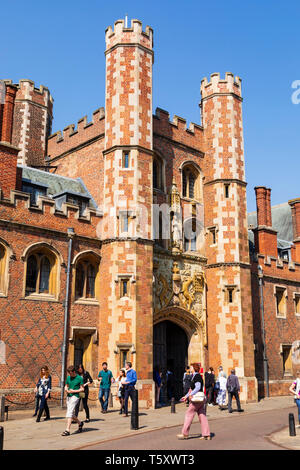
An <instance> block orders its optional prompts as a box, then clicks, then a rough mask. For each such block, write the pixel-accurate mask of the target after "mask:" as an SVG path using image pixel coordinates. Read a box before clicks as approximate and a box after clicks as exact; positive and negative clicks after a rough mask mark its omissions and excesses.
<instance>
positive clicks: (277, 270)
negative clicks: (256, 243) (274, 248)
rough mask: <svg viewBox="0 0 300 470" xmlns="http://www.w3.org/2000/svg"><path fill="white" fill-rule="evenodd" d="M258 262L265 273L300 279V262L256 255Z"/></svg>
mask: <svg viewBox="0 0 300 470" xmlns="http://www.w3.org/2000/svg"><path fill="white" fill-rule="evenodd" d="M257 258H258V262H259V264H261V265H262V267H263V271H264V274H265V275H273V276H275V277H276V275H277V276H278V277H282V278H287V279H289V278H291V279H292V280H293V279H294V280H295V281H300V263H297V262H295V261H287V260H285V259H280V258H275V257H274V256H266V255H262V254H258V255H257Z"/></svg>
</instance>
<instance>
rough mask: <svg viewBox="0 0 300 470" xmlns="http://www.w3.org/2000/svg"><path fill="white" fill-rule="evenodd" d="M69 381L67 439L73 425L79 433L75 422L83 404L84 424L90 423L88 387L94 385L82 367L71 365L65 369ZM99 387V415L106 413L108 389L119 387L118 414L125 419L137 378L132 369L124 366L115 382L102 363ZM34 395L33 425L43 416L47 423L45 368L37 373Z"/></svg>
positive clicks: (48, 386)
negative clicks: (113, 386) (115, 384)
mask: <svg viewBox="0 0 300 470" xmlns="http://www.w3.org/2000/svg"><path fill="white" fill-rule="evenodd" d="M67 373H68V377H67V379H66V383H65V389H64V390H65V392H66V394H67V413H66V418H67V426H66V429H65V431H64V432H63V433H62V436H69V435H70V428H71V424H72V423H77V424H78V430H77V432H81V431H82V428H83V425H84V422H83V421H80V420H79V419H78V414H79V408H80V402H81V400H82V404H83V408H84V411H85V415H86V419H85V422H86V423H88V422H89V421H90V412H89V407H88V397H89V386H90V385H91V384H92V383H93V379H92V377H91V375H90V374H89V372H88V371H86V370H85V369H84V367H83V365H82V364H80V365H79V366H78V367H76V368H75V367H74V366H73V365H71V366H69V367H68V368H67ZM98 381H100V387H99V395H98V398H99V402H100V405H101V410H102V413H107V408H108V400H109V394H110V389H111V384H112V383H114V382H116V383H118V398H119V401H120V405H121V408H120V414H122V413H124V417H128V399H129V397H130V398H131V400H133V394H134V391H135V384H136V381H137V374H136V371H135V370H134V369H132V363H131V362H129V361H128V362H126V364H125V368H122V369H121V370H120V371H119V376H118V377H117V379H116V380H115V379H114V377H113V374H112V372H111V371H110V370H109V369H108V365H107V362H103V363H102V370H101V371H100V372H99V374H98ZM34 391H35V394H36V406H35V413H34V415H33V416H36V417H37V418H36V421H37V422H40V420H41V416H42V414H43V412H45V414H46V417H45V418H44V421H46V420H49V419H50V412H49V407H48V403H47V401H48V399H49V398H50V392H51V375H50V373H49V369H48V367H47V366H43V367H42V368H41V372H40V378H39V380H38V382H37V384H36V387H35V389H34Z"/></svg>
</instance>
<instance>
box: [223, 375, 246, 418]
mask: <svg viewBox="0 0 300 470" xmlns="http://www.w3.org/2000/svg"><path fill="white" fill-rule="evenodd" d="M226 388H227V392H228V412H229V413H232V397H234V398H235V400H236V404H237V409H238V411H239V412H242V411H244V410H242V409H241V403H240V397H239V393H240V383H239V379H238V378H237V376H236V375H235V369H232V370H231V374H230V376H229V377H228V379H227V382H226Z"/></svg>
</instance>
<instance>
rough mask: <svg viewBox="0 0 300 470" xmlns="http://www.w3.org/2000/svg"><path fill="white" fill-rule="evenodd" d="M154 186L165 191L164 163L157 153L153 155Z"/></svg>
mask: <svg viewBox="0 0 300 470" xmlns="http://www.w3.org/2000/svg"><path fill="white" fill-rule="evenodd" d="M153 188H154V189H160V190H161V191H164V165H163V161H162V159H161V158H160V157H158V156H157V155H154V157H153Z"/></svg>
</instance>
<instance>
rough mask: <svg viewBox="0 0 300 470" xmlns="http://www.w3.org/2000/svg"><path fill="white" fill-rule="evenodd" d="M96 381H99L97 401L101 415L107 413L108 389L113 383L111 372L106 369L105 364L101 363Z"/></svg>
mask: <svg viewBox="0 0 300 470" xmlns="http://www.w3.org/2000/svg"><path fill="white" fill-rule="evenodd" d="M98 380H100V388H99V401H100V405H101V408H102V411H101V413H107V408H108V398H109V393H110V387H111V384H112V383H114V378H113V375H112V372H111V371H110V370H108V368H107V362H102V370H101V371H100V372H99V374H98ZM103 397H104V400H103Z"/></svg>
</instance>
